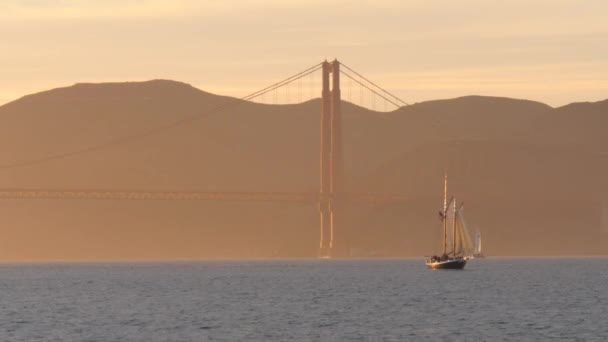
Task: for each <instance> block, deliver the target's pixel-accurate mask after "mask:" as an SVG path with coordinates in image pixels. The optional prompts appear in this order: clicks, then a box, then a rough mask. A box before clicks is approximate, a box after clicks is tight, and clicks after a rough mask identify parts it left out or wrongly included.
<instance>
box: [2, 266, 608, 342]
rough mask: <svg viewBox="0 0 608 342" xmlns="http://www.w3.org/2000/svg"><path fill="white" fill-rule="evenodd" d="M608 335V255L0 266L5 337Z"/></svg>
mask: <svg viewBox="0 0 608 342" xmlns="http://www.w3.org/2000/svg"><path fill="white" fill-rule="evenodd" d="M543 340H552V341H553V340H563V341H608V258H487V259H479V260H472V261H470V262H469V264H467V267H466V268H465V270H464V271H431V270H427V269H425V267H424V261H423V260H422V259H368V260H257V261H202V262H183V263H182V262H167V263H105V264H102V263H74V264H3V265H0V341H28V342H32V341H62V342H64V341H96V342H97V341H543Z"/></svg>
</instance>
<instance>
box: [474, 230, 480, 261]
mask: <svg viewBox="0 0 608 342" xmlns="http://www.w3.org/2000/svg"><path fill="white" fill-rule="evenodd" d="M479 254H481V233H480V232H479V229H477V230H476V232H475V255H479Z"/></svg>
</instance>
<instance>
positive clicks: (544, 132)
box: [0, 80, 608, 259]
mask: <svg viewBox="0 0 608 342" xmlns="http://www.w3.org/2000/svg"><path fill="white" fill-rule="evenodd" d="M230 101H235V99H232V98H229V97H222V96H217V95H213V94H209V93H206V92H203V91H200V90H198V89H195V88H193V87H191V86H189V85H187V84H183V83H179V82H173V81H163V80H156V81H149V82H129V83H106V84H77V85H74V86H72V87H66V88H61V89H55V90H51V91H46V92H42V93H38V94H33V95H29V96H26V97H23V98H21V99H19V100H16V101H13V102H11V103H9V104H6V105H4V106H0V120H2V125H0V151H1V153H0V187H2V188H7V187H11V188H12V187H25V188H102V189H149V190H152V189H170V190H218V191H316V190H317V189H318V183H319V178H318V177H319V176H318V173H319V172H318V168H319V167H318V151H319V109H320V102H319V101H318V100H313V101H309V102H306V103H302V104H298V105H261V104H255V103H242V104H241V105H239V106H235V107H230V109H227V110H224V111H220V112H217V111H213V108H217V107H218V106H220V105H222V104H226V103H228V102H230ZM606 113H608V101H603V102H597V103H590V104H586V103H585V104H572V105H569V106H566V107H561V108H557V109H553V108H551V107H549V106H546V105H544V104H541V103H538V102H532V101H526V100H514V99H507V98H495V97H481V96H468V97H462V98H457V99H451V100H439V101H430V102H424V103H418V104H415V105H412V106H409V107H405V108H402V109H400V110H398V111H395V112H391V113H377V112H372V111H369V110H366V109H364V108H360V107H357V106H355V105H352V104H349V103H343V114H344V134H345V137H344V139H345V140H344V146H345V163H346V170H347V186H348V188H349V190H350V191H381V192H394V193H407V194H410V195H411V200H410V201H409V202H408V203H403V204H399V205H385V206H376V207H374V206H371V205H365V206H361V205H360V206H357V207H355V205H351V207H350V209H349V212H350V213H349V216H348V217H347V218H345V219H347V221H348V222H349V223H348V224H347V225H346V226H345V227H343V228H342V231H341V232H339V235H338V236H337V241H339V242H340V243H342V245H343V246H348V247H349V248H350V249H351V250H352V251H354V252H355V253H358V254H362V255H366V254H378V255H383V254H384V255H387V254H388V255H421V254H428V253H432V252H434V249H435V247H436V246H437V241H438V240H437V239H438V237H437V236H436V235H437V231H436V229H438V221H437V220H436V209H437V207H438V205H439V201H440V196H441V174H442V172H443V170H445V169H447V170H448V171H449V173H450V184H451V188H452V189H453V190H454V192H455V194H456V195H457V196H458V197H459V198H463V199H465V201H466V202H467V217H468V219H469V221H471V222H472V223H475V224H476V225H478V226H479V227H480V228H481V229H482V231H483V232H484V239H485V240H486V243H485V247H487V250H486V252H487V253H488V254H581V253H582V254H589V253H594V254H598V253H606V252H608V250H607V249H606V247H605V246H606V240H607V239H606V235H607V234H608V228H607V227H608V203H606V201H604V200H603V198H605V197H606V192H607V191H608V187H607V186H606V181H605V180H604V178H603V177H602V176H603V175H605V174H606V171H608V170H607V168H608V166H607V165H608V161H607V159H606V157H605V154H606V152H608V151H606V147H608V141H606V139H607V138H606V135H605V134H603V127H607V126H606V123H605V121H606V119H605V117H606ZM194 117H196V118H197V119H196V120H193V121H188V122H187V123H185V124H183V125H178V126H175V127H173V128H171V129H164V130H159V131H158V132H156V131H155V130H156V129H157V128H158V127H164V126H167V125H171V124H172V123H174V122H178V121H180V120H188V119H189V118H194ZM151 132H152V133H151ZM132 136H136V138H134V139H127V138H128V137H132ZM117 139H118V140H120V139H123V140H124V141H123V142H122V143H118V144H114V143H112V142H114V141H116V140H117ZM97 147H100V148H97ZM87 149H90V150H89V151H87V152H82V153H80V152H78V151H83V150H87ZM69 152H77V153H74V154H70V153H69ZM66 153H67V154H66ZM53 156H64V157H62V158H56V159H53V158H51V160H48V161H44V162H41V163H34V164H31V165H26V166H22V167H15V168H10V167H8V168H7V166H10V165H15V164H19V163H22V162H27V161H31V160H43V159H45V158H47V157H53ZM0 214H1V215H2V216H3V220H4V222H5V224H3V226H2V231H3V235H4V236H5V237H6V238H5V239H3V240H2V242H0V259H46V258H52V259H74V258H77V259H100V258H101V259H107V258H114V259H116V258H118V259H124V258H129V259H132V258H199V257H249V256H314V255H315V254H316V245H317V239H318V227H317V224H318V216H317V215H318V212H317V207H316V206H313V205H293V204H285V205H276V204H247V203H243V204H234V203H215V204H214V203H202V202H121V201H90V202H87V201H3V203H2V205H1V206H0ZM547 236H551V240H550V241H549V240H546V238H547ZM538 246H545V248H539V247H538Z"/></svg>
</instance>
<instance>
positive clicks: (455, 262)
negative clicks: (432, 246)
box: [426, 259, 467, 270]
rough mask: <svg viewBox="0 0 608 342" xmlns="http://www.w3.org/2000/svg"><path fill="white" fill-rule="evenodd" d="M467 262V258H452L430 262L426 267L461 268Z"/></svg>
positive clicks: (440, 268)
mask: <svg viewBox="0 0 608 342" xmlns="http://www.w3.org/2000/svg"><path fill="white" fill-rule="evenodd" d="M466 264H467V260H466V259H452V260H446V261H439V262H428V261H427V263H426V267H427V268H429V269H432V270H461V269H463V268H464V265H466Z"/></svg>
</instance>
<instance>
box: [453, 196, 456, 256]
mask: <svg viewBox="0 0 608 342" xmlns="http://www.w3.org/2000/svg"><path fill="white" fill-rule="evenodd" d="M456 213H457V212H456V197H454V226H453V229H454V238H453V239H452V245H453V246H452V247H453V250H454V257H456Z"/></svg>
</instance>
